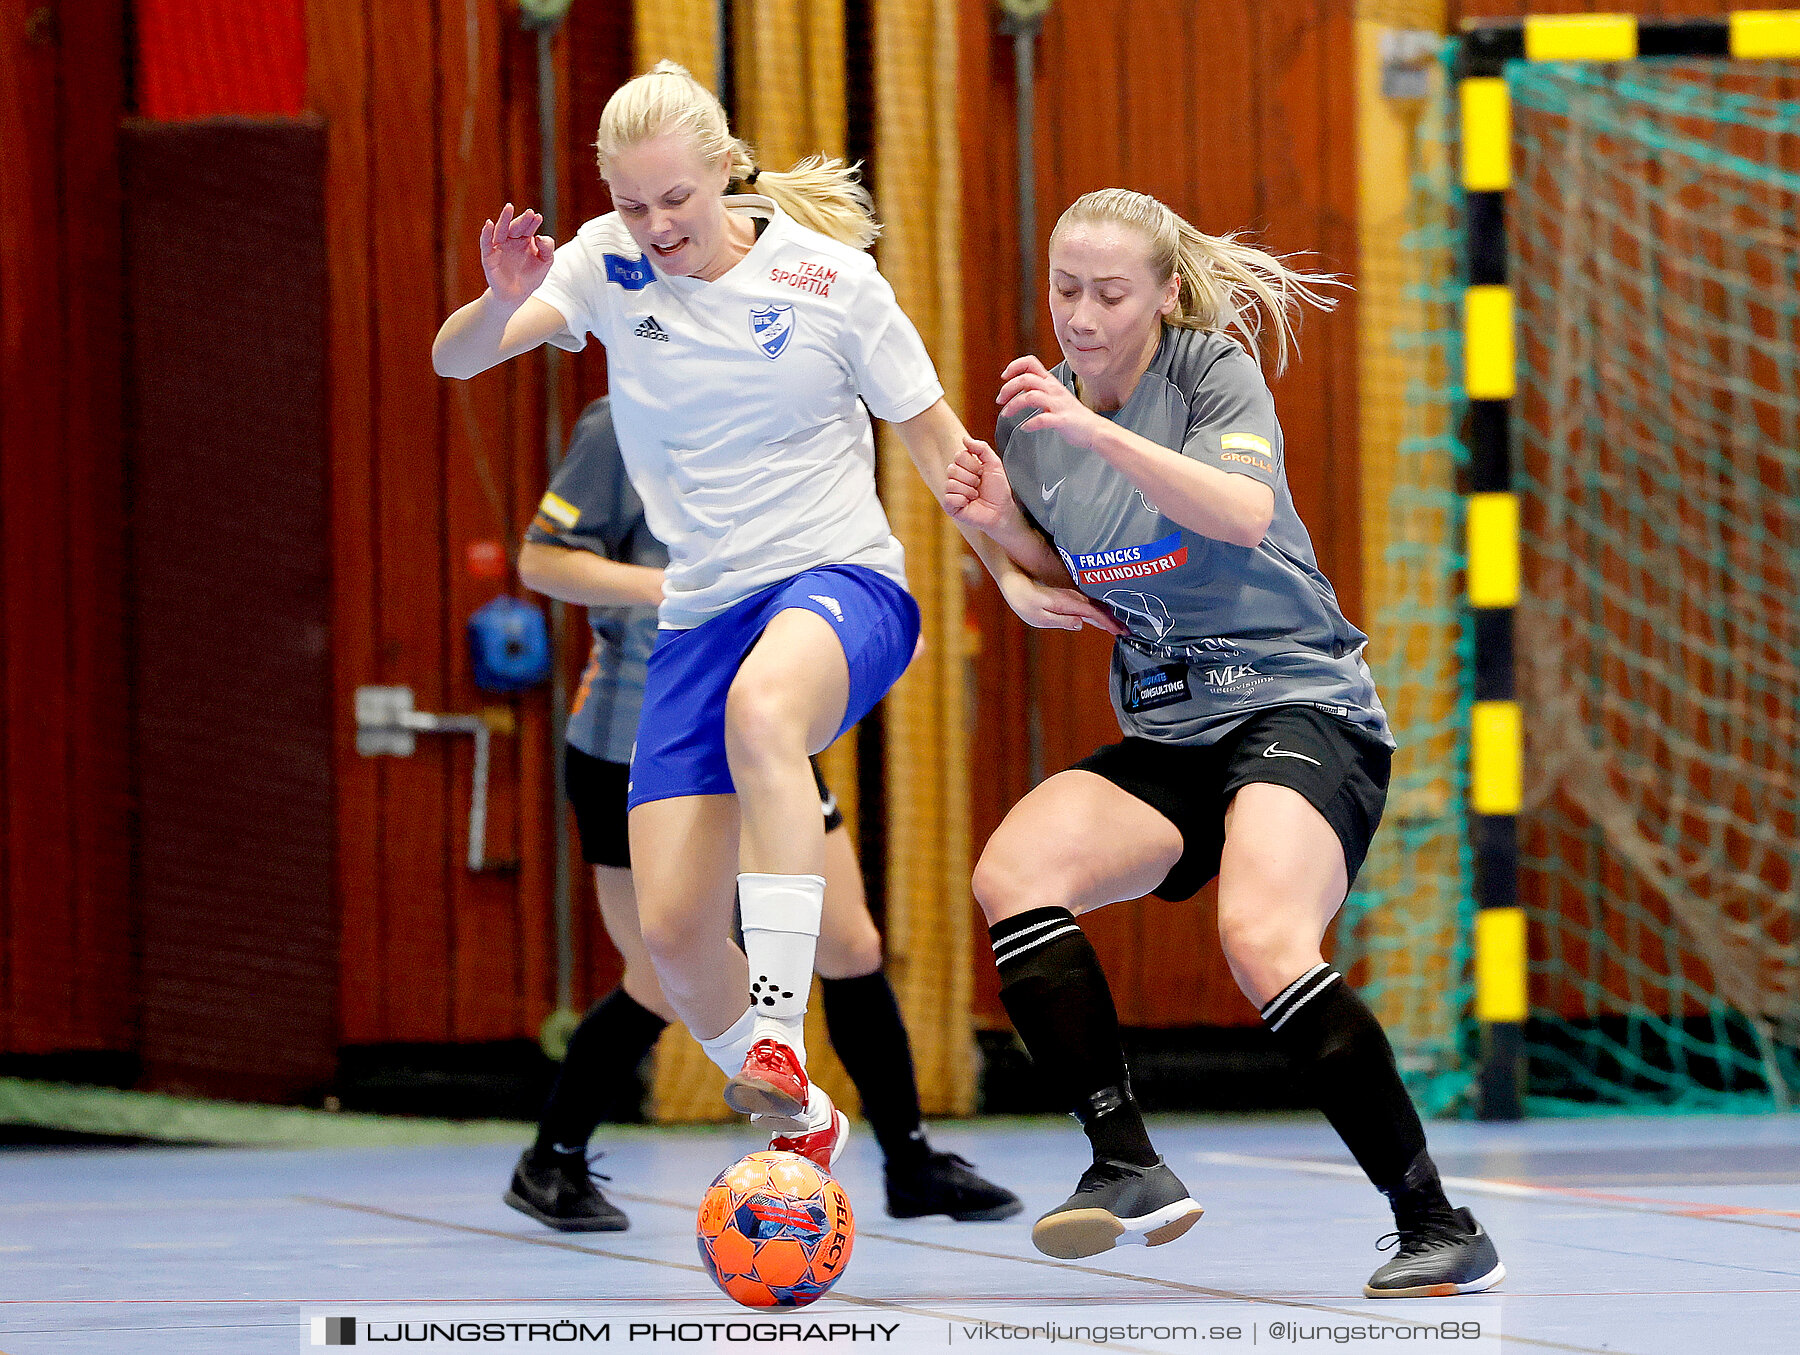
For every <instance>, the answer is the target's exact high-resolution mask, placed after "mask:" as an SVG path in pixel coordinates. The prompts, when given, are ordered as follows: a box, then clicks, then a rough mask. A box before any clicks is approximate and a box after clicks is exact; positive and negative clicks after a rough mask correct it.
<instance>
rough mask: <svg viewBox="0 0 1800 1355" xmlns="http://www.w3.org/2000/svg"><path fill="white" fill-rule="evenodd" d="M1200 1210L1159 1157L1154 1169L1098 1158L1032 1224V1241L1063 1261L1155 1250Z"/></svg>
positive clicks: (1179, 1232) (1196, 1218)
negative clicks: (1139, 1249) (1130, 1250)
mask: <svg viewBox="0 0 1800 1355" xmlns="http://www.w3.org/2000/svg"><path fill="white" fill-rule="evenodd" d="M1200 1212H1201V1211H1200V1206H1199V1205H1197V1204H1195V1203H1194V1201H1193V1200H1192V1199H1191V1198H1189V1196H1188V1193H1187V1187H1186V1186H1184V1185H1182V1184H1181V1179H1180V1178H1179V1177H1178V1176H1176V1175H1175V1173H1174V1172H1172V1171H1170V1170H1169V1168H1168V1166H1167V1164H1166V1163H1164V1162H1163V1160H1162V1159H1161V1158H1160V1157H1159V1158H1157V1159H1156V1165H1155V1166H1154V1167H1140V1166H1137V1165H1136V1164H1135V1163H1131V1162H1119V1161H1116V1160H1114V1159H1113V1158H1109V1157H1103V1158H1100V1159H1099V1160H1098V1161H1096V1162H1095V1163H1094V1165H1093V1166H1091V1167H1089V1168H1088V1169H1087V1170H1086V1171H1084V1172H1083V1173H1082V1174H1081V1184H1080V1185H1078V1186H1076V1187H1075V1193H1074V1194H1073V1195H1071V1196H1069V1198H1068V1199H1066V1200H1064V1201H1063V1202H1062V1203H1061V1204H1060V1205H1058V1206H1057V1207H1056V1208H1055V1209H1052V1210H1051V1211H1050V1212H1049V1213H1048V1214H1046V1215H1044V1217H1043V1218H1041V1219H1039V1220H1038V1221H1037V1224H1036V1226H1034V1227H1033V1228H1032V1230H1031V1241H1032V1244H1033V1245H1034V1246H1035V1247H1036V1248H1037V1249H1038V1250H1039V1251H1041V1252H1043V1253H1044V1255H1046V1256H1054V1257H1057V1258H1059V1259H1061V1260H1064V1261H1073V1260H1075V1259H1076V1258H1077V1257H1081V1256H1096V1255H1098V1254H1099V1253H1101V1252H1103V1251H1109V1250H1111V1249H1112V1248H1114V1247H1125V1246H1132V1245H1139V1246H1145V1247H1160V1246H1162V1244H1163V1243H1165V1242H1173V1241H1174V1240H1175V1239H1176V1238H1178V1237H1180V1236H1181V1235H1182V1234H1183V1233H1185V1232H1186V1231H1187V1230H1188V1229H1189V1228H1192V1227H1193V1226H1194V1225H1195V1224H1196V1223H1198V1222H1199V1221H1200Z"/></svg>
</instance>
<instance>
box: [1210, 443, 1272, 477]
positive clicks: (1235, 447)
mask: <svg viewBox="0 0 1800 1355" xmlns="http://www.w3.org/2000/svg"><path fill="white" fill-rule="evenodd" d="M1219 447H1220V452H1219V460H1221V461H1236V462H1238V463H1240V464H1242V465H1245V466H1254V467H1255V468H1256V469H1257V470H1259V471H1262V472H1264V473H1265V474H1271V475H1272V474H1274V471H1275V454H1274V452H1273V451H1271V450H1270V448H1269V440H1268V439H1267V438H1265V437H1261V436H1259V435H1257V434H1255V433H1226V434H1225V435H1224V436H1223V437H1221V438H1220V439H1219Z"/></svg>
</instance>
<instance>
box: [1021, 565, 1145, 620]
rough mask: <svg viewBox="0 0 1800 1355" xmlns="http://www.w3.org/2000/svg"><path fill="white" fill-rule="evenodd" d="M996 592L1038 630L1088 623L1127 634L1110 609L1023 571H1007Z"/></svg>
mask: <svg viewBox="0 0 1800 1355" xmlns="http://www.w3.org/2000/svg"><path fill="white" fill-rule="evenodd" d="M1000 591H1001V593H1002V594H1003V595H1004V596H1005V598H1006V605H1007V606H1009V607H1011V608H1012V609H1013V611H1014V612H1016V613H1018V616H1019V619H1020V620H1021V621H1023V622H1024V623H1025V624H1026V625H1028V626H1035V627H1036V628H1037V629H1039V630H1080V629H1081V628H1082V627H1083V626H1092V627H1093V628H1094V629H1095V630H1100V631H1105V632H1106V633H1107V634H1108V635H1126V634H1129V632H1128V631H1127V630H1126V629H1125V627H1123V626H1121V625H1120V624H1119V623H1118V621H1117V619H1116V618H1115V617H1114V616H1113V614H1112V613H1111V612H1109V611H1107V610H1106V608H1104V607H1102V606H1101V605H1100V604H1099V603H1098V602H1095V601H1094V600H1093V599H1092V598H1091V597H1089V596H1088V595H1087V594H1086V593H1083V592H1081V591H1080V590H1079V589H1076V588H1058V587H1057V586H1055V585H1054V584H1048V583H1039V582H1038V581H1037V580H1036V579H1033V578H1031V577H1030V576H1029V575H1026V574H1010V575H1008V576H1007V578H1006V580H1005V581H1004V582H1003V583H1002V584H1001V585H1000Z"/></svg>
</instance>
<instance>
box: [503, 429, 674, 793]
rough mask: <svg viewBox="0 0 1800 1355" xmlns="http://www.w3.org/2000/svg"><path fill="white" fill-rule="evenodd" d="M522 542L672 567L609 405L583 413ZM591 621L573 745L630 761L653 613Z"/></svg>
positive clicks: (634, 611) (595, 615)
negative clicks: (623, 453)
mask: <svg viewBox="0 0 1800 1355" xmlns="http://www.w3.org/2000/svg"><path fill="white" fill-rule="evenodd" d="M525 537H526V539H527V540H529V541H536V542H540V543H542V544H546V545H557V546H567V547H571V548H573V549H576V550H591V551H593V552H594V554H596V555H604V556H605V557H606V558H607V559H609V560H622V561H624V562H625V563H626V564H632V565H648V566H651V567H652V568H655V569H661V568H662V567H663V566H664V565H665V564H667V563H668V561H669V553H668V551H666V550H665V549H663V545H662V542H660V541H658V540H657V539H656V538H655V537H654V536H652V535H651V534H650V529H649V528H648V527H646V526H645V525H644V505H643V503H642V502H641V501H640V500H639V499H638V496H637V493H636V491H635V490H633V489H632V487H631V482H630V481H629V480H627V479H626V478H625V463H624V461H623V460H622V459H621V458H620V456H619V439H618V437H617V436H616V435H615V434H614V433H613V420H612V407H611V405H610V403H609V402H608V401H607V400H605V399H599V400H596V401H594V403H593V404H591V405H589V406H588V407H587V408H586V409H584V410H583V411H582V412H581V418H580V419H579V420H577V421H576V424H575V433H574V436H573V437H571V438H570V439H569V452H568V455H567V456H565V457H564V458H563V463H562V465H561V466H559V467H558V468H557V471H556V475H555V477H554V478H552V480H551V481H550V492H549V493H547V494H545V495H544V498H543V501H542V502H541V503H540V504H539V505H538V512H537V516H536V517H534V518H533V519H532V520H531V526H530V527H529V528H527V529H526V532H525ZM588 622H589V624H590V625H592V627H593V628H594V647H593V652H592V653H591V654H590V655H589V656H588V666H587V671H586V672H584V673H583V674H582V675H581V687H580V690H579V691H577V693H576V695H575V701H574V704H573V706H572V707H571V708H570V711H569V730H568V740H569V742H570V743H572V744H574V745H575V747H577V748H579V749H580V750H581V751H582V752H584V753H586V754H587V755H588V756H589V757H597V758H601V759H603V760H605V761H607V762H630V761H631V745H632V741H633V740H634V739H635V738H636V737H637V722H638V711H639V710H640V709H641V708H642V707H643V704H644V665H645V664H646V663H647V662H648V661H649V659H650V651H651V650H652V649H654V648H655V647H656V608H654V607H590V608H588Z"/></svg>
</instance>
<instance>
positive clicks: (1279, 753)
mask: <svg viewBox="0 0 1800 1355" xmlns="http://www.w3.org/2000/svg"><path fill="white" fill-rule="evenodd" d="M1263 756H1264V757H1297V758H1299V759H1300V760H1301V761H1302V762H1310V763H1312V765H1313V766H1315V767H1323V766H1324V765H1325V764H1324V763H1323V762H1320V761H1319V759H1318V758H1316V757H1308V756H1307V755H1306V754H1305V753H1295V752H1291V751H1289V750H1288V749H1286V748H1283V747H1282V746H1281V740H1279V739H1277V740H1276V741H1275V742H1274V743H1272V744H1270V745H1269V746H1268V747H1267V748H1265V749H1263Z"/></svg>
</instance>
